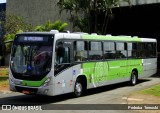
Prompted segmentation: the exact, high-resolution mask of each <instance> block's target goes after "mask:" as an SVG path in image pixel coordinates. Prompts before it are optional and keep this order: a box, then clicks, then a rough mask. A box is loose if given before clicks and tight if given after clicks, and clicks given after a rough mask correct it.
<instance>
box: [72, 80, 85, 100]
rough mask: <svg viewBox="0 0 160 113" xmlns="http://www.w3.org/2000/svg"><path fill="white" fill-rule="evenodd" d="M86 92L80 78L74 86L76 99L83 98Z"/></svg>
mask: <svg viewBox="0 0 160 113" xmlns="http://www.w3.org/2000/svg"><path fill="white" fill-rule="evenodd" d="M83 91H84V86H83V84H82V81H81V79H80V78H77V80H76V83H75V86H74V94H75V96H76V97H80V96H82V94H83Z"/></svg>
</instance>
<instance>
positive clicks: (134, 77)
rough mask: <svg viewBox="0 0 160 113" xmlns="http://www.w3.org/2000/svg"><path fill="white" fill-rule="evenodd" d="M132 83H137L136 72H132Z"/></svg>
mask: <svg viewBox="0 0 160 113" xmlns="http://www.w3.org/2000/svg"><path fill="white" fill-rule="evenodd" d="M132 84H136V74H135V73H133V74H132Z"/></svg>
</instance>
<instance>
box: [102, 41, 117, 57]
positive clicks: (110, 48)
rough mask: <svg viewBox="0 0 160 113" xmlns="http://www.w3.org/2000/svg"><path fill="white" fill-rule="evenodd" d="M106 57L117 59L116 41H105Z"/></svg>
mask: <svg viewBox="0 0 160 113" xmlns="http://www.w3.org/2000/svg"><path fill="white" fill-rule="evenodd" d="M103 49H104V59H115V58H116V53H115V43H114V42H103Z"/></svg>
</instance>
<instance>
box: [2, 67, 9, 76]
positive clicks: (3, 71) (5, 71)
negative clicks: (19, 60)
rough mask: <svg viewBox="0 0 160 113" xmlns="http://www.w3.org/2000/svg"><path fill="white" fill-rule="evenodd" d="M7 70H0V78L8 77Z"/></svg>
mask: <svg viewBox="0 0 160 113" xmlns="http://www.w3.org/2000/svg"><path fill="white" fill-rule="evenodd" d="M8 74H9V72H8V68H0V77H8Z"/></svg>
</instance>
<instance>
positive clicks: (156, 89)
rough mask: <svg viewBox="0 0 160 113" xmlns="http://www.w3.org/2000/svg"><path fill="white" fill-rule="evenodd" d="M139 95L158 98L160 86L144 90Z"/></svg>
mask: <svg viewBox="0 0 160 113" xmlns="http://www.w3.org/2000/svg"><path fill="white" fill-rule="evenodd" d="M139 93H141V94H147V95H154V96H159V97H160V85H155V86H153V87H151V88H148V89H144V90H142V91H140V92H139Z"/></svg>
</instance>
